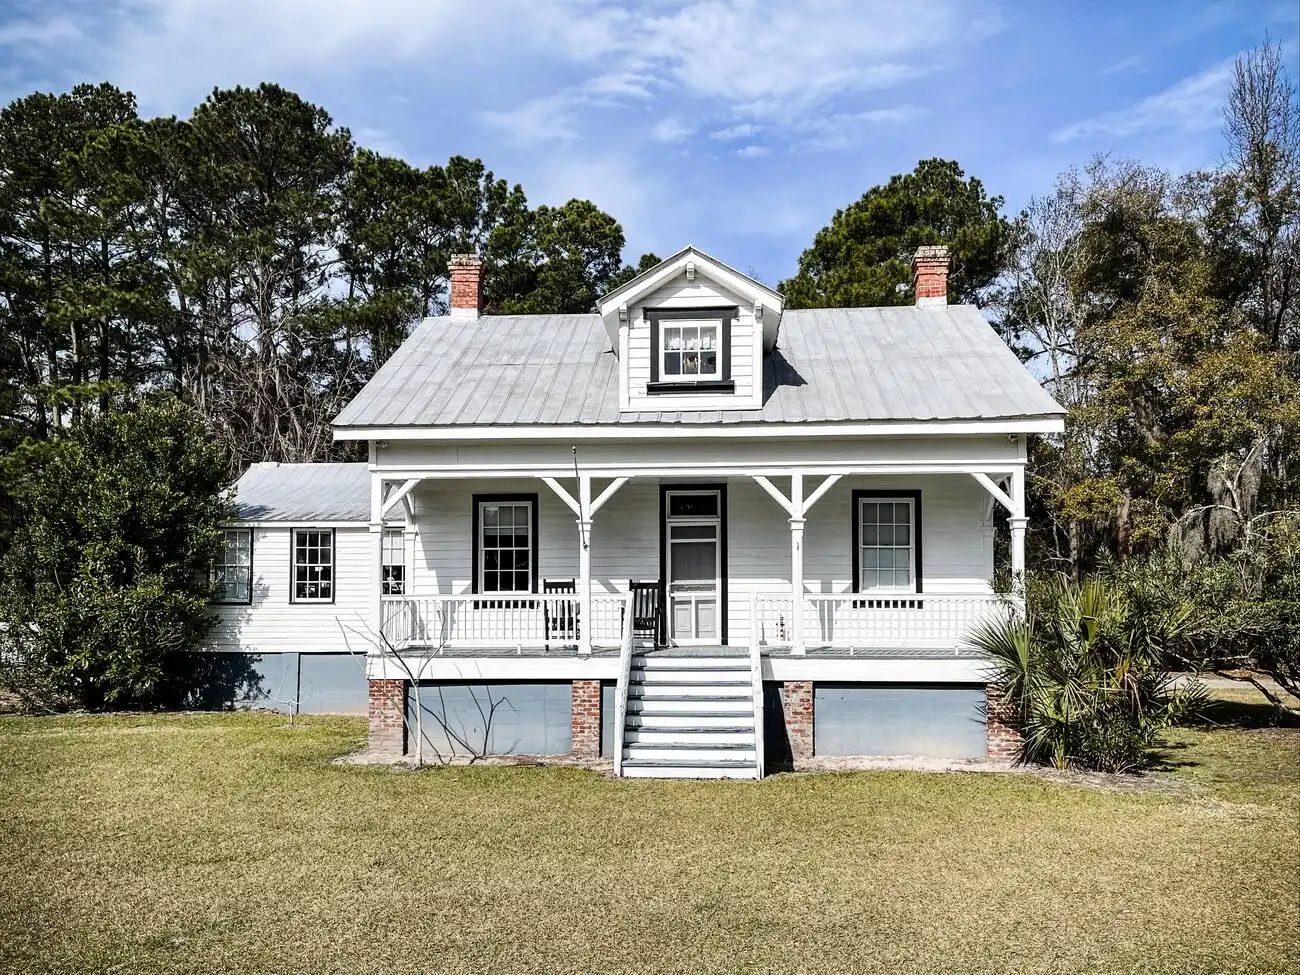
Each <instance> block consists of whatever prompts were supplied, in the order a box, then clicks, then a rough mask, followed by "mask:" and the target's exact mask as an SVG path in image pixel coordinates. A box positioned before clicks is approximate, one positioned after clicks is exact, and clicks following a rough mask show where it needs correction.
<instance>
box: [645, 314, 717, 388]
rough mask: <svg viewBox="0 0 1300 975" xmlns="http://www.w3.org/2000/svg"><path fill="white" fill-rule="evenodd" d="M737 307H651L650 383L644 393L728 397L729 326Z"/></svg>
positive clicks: (649, 319)
mask: <svg viewBox="0 0 1300 975" xmlns="http://www.w3.org/2000/svg"><path fill="white" fill-rule="evenodd" d="M737 313H738V309H737V308H735V307H734V306H732V307H728V308H647V309H646V312H645V317H646V321H647V322H648V323H649V325H650V382H649V383H648V384H647V385H646V392H647V393H650V394H656V393H703V392H709V393H730V392H733V391H734V390H735V388H736V386H735V383H734V382H732V380H731V363H730V361H729V359H730V355H731V323H732V322H733V321H734V320H735V319H736V316H737Z"/></svg>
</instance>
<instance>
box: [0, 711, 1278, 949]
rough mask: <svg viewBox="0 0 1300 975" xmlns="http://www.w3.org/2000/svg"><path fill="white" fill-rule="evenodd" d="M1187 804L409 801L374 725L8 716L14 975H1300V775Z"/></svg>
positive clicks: (1125, 800)
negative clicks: (414, 974)
mask: <svg viewBox="0 0 1300 975" xmlns="http://www.w3.org/2000/svg"><path fill="white" fill-rule="evenodd" d="M1290 734H1291V732H1290V731H1289V730H1287V729H1278V730H1273V729H1267V728H1266V729H1244V728H1236V727H1210V728H1193V729H1185V730H1180V731H1179V732H1178V733H1177V735H1176V736H1175V738H1176V740H1175V741H1174V742H1172V745H1173V746H1174V747H1172V748H1171V765H1170V768H1169V770H1168V771H1167V772H1166V773H1161V774H1165V775H1168V776H1169V777H1170V778H1172V779H1174V780H1178V781H1182V782H1184V783H1185V784H1186V785H1187V786H1188V788H1189V789H1190V790H1191V791H1190V792H1187V793H1178V792H1170V793H1168V794H1164V793H1159V792H1132V793H1122V792H1117V791H1112V790H1105V789H1094V788H1089V789H1081V788H1077V787H1075V785H1074V784H1072V783H1068V782H1058V781H1053V780H1051V779H1049V778H1047V777H1044V776H1040V775H1024V774H1017V775H972V774H934V773H917V772H908V771H901V770H889V771H877V772H860V773H852V774H798V775H779V776H774V777H772V778H770V779H768V780H766V781H764V782H721V783H719V782H688V781H653V780H612V779H609V778H606V777H604V776H602V775H601V774H599V773H597V772H592V771H587V770H583V769H576V768H556V767H546V768H537V767H504V766H489V765H481V766H478V765H476V766H472V767H444V768H433V769H426V770H422V771H419V772H415V773H411V774H402V775H394V774H392V773H391V772H390V771H389V770H388V769H385V768H379V767H366V766H340V765H336V764H333V760H334V759H336V758H337V757H338V756H340V755H344V754H347V753H349V752H352V751H354V750H356V749H357V748H358V747H359V746H360V745H361V744H362V741H363V739H364V735H365V726H364V722H363V721H361V720H357V719H335V718H315V719H302V720H301V721H300V722H299V725H298V727H297V728H296V729H294V730H292V731H291V730H290V729H288V728H287V726H286V725H285V722H284V721H283V719H282V718H274V717H266V716H258V715H222V716H211V717H208V716H197V715H186V716H127V717H73V718H3V719H0V836H3V838H4V840H3V842H2V843H0V971H5V972H52V973H58V972H69V973H71V972H76V973H83V972H96V971H104V972H107V971H114V972H164V973H165V972H286V973H288V972H303V971H330V972H342V973H351V972H367V973H369V972H374V973H380V972H383V973H391V972H407V971H437V972H481V971H493V972H593V971H601V972H698V971H743V972H766V971H806V972H848V971H853V972H882V973H883V972H888V973H921V972H925V973H931V972H933V973H938V972H945V973H947V972H981V973H995V972H996V973H1017V972H1024V973H1029V972H1033V973H1057V972H1060V973H1064V972H1125V973H1127V972H1145V973H1156V972H1170V973H1173V972H1177V973H1210V972H1237V973H1273V972H1285V971H1294V970H1295V969H1294V960H1295V958H1297V957H1300V933H1298V931H1297V928H1298V927H1300V907H1298V906H1297V905H1298V904H1300V877H1298V876H1297V863H1296V850H1297V849H1300V815H1297V813H1298V810H1300V793H1298V791H1297V788H1298V786H1297V780H1298V779H1300V754H1298V753H1297V749H1296V748H1295V747H1294V745H1295V739H1294V738H1292V737H1289V736H1290Z"/></svg>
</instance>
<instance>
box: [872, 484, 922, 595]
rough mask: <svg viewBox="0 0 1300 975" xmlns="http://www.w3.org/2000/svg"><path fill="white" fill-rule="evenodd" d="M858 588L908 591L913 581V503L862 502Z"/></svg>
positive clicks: (888, 501)
mask: <svg viewBox="0 0 1300 975" xmlns="http://www.w3.org/2000/svg"><path fill="white" fill-rule="evenodd" d="M860 518H861V522H860V524H859V529H860V532H861V534H860V537H859V542H860V544H859V552H858V566H859V577H858V578H859V589H860V590H862V591H866V590H870V589H891V590H909V591H910V590H911V589H912V588H913V585H914V580H915V577H916V576H915V566H914V556H913V552H914V550H915V541H914V533H913V530H912V502H911V501H891V500H872V501H863V502H862V507H861V513H860Z"/></svg>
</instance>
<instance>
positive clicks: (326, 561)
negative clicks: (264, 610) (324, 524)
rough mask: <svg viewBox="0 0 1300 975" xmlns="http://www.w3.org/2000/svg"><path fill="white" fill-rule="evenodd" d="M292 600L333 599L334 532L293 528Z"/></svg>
mask: <svg viewBox="0 0 1300 975" xmlns="http://www.w3.org/2000/svg"><path fill="white" fill-rule="evenodd" d="M293 598H294V601H295V602H330V601H331V600H332V599H333V598H334V535H333V533H332V532H330V531H319V530H314V529H297V530H295V531H294V533H293Z"/></svg>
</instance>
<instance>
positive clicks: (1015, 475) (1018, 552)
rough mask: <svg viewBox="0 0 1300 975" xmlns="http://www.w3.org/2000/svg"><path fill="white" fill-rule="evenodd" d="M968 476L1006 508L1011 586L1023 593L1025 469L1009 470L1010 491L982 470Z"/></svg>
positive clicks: (1025, 521) (1027, 521)
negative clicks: (1009, 531)
mask: <svg viewBox="0 0 1300 975" xmlns="http://www.w3.org/2000/svg"><path fill="white" fill-rule="evenodd" d="M970 476H971V477H973V478H975V480H976V481H978V482H979V484H980V486H981V487H983V488H984V490H985V491H987V492H988V493H989V495H990V497H992V498H993V500H994V501H996V502H997V503H998V504H1000V505H1002V507H1004V508H1006V509H1007V515H1008V517H1007V522H1008V524H1009V525H1010V526H1011V586H1012V590H1013V591H1014V592H1015V593H1016V595H1020V596H1023V595H1024V585H1025V528H1026V526H1027V525H1028V524H1029V519H1028V518H1026V517H1025V469H1024V468H1023V467H1015V468H1013V469H1012V471H1011V493H1010V494H1008V493H1007V492H1006V491H1004V490H1002V488H1000V487H999V486H998V485H997V483H996V482H995V481H994V480H993V478H991V477H989V476H988V475H987V474H985V473H984V472H983V471H971V472H970Z"/></svg>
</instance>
